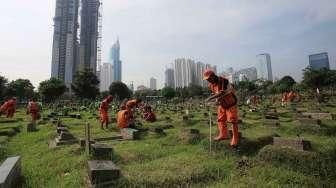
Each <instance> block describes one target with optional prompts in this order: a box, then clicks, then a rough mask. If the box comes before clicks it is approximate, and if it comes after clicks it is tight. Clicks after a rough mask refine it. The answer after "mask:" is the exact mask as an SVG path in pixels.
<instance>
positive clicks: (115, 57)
mask: <svg viewBox="0 0 336 188" xmlns="http://www.w3.org/2000/svg"><path fill="white" fill-rule="evenodd" d="M110 61H111V63H112V64H113V72H114V81H121V79H122V74H121V71H122V64H121V63H122V62H121V60H120V44H119V39H117V41H116V43H114V44H113V46H112V48H111V52H110Z"/></svg>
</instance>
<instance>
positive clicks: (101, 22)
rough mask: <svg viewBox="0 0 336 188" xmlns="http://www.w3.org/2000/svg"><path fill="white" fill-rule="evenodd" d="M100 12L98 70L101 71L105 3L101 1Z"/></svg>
mask: <svg viewBox="0 0 336 188" xmlns="http://www.w3.org/2000/svg"><path fill="white" fill-rule="evenodd" d="M99 3H100V6H99V10H98V40H97V43H98V44H97V70H98V71H100V67H101V63H102V41H103V2H101V1H99Z"/></svg>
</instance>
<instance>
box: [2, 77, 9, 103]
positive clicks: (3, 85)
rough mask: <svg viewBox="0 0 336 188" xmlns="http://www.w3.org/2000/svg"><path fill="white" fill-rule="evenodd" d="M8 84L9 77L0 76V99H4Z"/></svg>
mask: <svg viewBox="0 0 336 188" xmlns="http://www.w3.org/2000/svg"><path fill="white" fill-rule="evenodd" d="M7 85H8V80H7V78H5V77H3V76H0V101H2V100H3V99H4V97H5V94H6V90H7Z"/></svg>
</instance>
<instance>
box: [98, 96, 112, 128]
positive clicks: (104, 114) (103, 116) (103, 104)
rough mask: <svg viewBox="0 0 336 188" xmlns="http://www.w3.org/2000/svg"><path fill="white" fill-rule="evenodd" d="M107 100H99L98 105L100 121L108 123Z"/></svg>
mask: <svg viewBox="0 0 336 188" xmlns="http://www.w3.org/2000/svg"><path fill="white" fill-rule="evenodd" d="M109 103H110V102H109V100H108V99H104V100H103V102H101V104H100V107H99V114H100V122H101V123H106V124H108V123H109V117H108V108H109Z"/></svg>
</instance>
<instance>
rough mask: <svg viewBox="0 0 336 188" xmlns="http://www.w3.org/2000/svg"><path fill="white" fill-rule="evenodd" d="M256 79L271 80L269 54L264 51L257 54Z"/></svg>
mask: <svg viewBox="0 0 336 188" xmlns="http://www.w3.org/2000/svg"><path fill="white" fill-rule="evenodd" d="M257 59H258V64H257V72H258V79H261V80H269V81H273V74H272V64H271V56H270V54H267V53H264V54H259V55H257Z"/></svg>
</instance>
